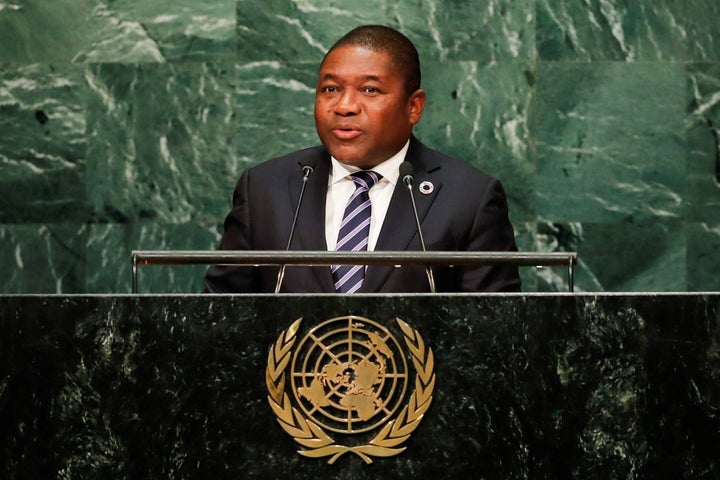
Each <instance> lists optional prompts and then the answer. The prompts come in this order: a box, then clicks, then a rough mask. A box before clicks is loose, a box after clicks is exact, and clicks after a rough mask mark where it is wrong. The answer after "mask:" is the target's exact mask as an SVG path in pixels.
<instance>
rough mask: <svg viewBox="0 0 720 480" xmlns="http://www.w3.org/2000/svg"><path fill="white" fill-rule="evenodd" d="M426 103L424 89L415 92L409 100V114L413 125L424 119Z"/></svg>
mask: <svg viewBox="0 0 720 480" xmlns="http://www.w3.org/2000/svg"><path fill="white" fill-rule="evenodd" d="M426 102H427V98H426V96H425V90H423V89H422V88H418V89H417V90H415V91H414V92H413V93H412V94H411V95H410V97H409V98H408V114H409V119H410V124H411V125H415V124H417V123H418V122H419V121H420V119H421V118H422V114H423V111H424V110H425V103H426Z"/></svg>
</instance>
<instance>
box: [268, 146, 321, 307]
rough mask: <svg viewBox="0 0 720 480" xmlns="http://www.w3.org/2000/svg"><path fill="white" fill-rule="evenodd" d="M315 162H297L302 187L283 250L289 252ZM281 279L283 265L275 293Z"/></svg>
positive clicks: (283, 273) (283, 271)
mask: <svg viewBox="0 0 720 480" xmlns="http://www.w3.org/2000/svg"><path fill="white" fill-rule="evenodd" d="M316 161H317V159H316V158H314V157H306V158H303V159H301V160H300V161H299V162H298V165H300V166H301V167H302V171H303V178H302V187H300V196H299V197H298V203H297V207H295V216H293V221H292V224H291V225H290V235H289V236H288V241H287V247H285V250H290V245H291V244H292V239H293V235H295V225H296V224H297V219H298V214H299V213H300V204H302V199H303V195H304V194H305V185H307V180H308V177H309V176H310V174H311V173H312V172H313V171H314V170H315V162H316ZM283 278H285V265H282V266H281V267H280V271H279V272H278V277H277V283H276V284H275V293H280V286H281V285H282V281H283Z"/></svg>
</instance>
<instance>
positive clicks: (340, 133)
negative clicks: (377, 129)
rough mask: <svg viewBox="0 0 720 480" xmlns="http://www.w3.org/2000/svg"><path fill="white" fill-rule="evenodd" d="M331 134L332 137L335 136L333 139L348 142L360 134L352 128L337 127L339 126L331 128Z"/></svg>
mask: <svg viewBox="0 0 720 480" xmlns="http://www.w3.org/2000/svg"><path fill="white" fill-rule="evenodd" d="M332 133H333V135H335V137H337V138H339V139H340V140H350V139H353V138H355V137H357V136H358V135H360V134H361V133H362V132H361V131H360V130H359V129H357V128H355V127H352V126H347V125H339V126H336V127H333V129H332Z"/></svg>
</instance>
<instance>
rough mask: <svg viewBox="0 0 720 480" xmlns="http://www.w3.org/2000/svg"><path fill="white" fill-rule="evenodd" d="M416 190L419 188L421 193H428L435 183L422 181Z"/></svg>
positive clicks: (431, 190) (433, 188)
mask: <svg viewBox="0 0 720 480" xmlns="http://www.w3.org/2000/svg"><path fill="white" fill-rule="evenodd" d="M418 190H420V193H422V194H423V195H430V194H431V193H432V192H433V190H435V185H433V184H432V182H422V183H421V184H420V186H419V187H418Z"/></svg>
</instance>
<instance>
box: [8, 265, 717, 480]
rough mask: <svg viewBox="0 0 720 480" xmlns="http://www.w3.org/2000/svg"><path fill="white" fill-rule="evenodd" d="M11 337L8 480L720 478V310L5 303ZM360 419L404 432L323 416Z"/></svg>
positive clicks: (687, 302)
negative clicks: (352, 428)
mask: <svg viewBox="0 0 720 480" xmlns="http://www.w3.org/2000/svg"><path fill="white" fill-rule="evenodd" d="M313 261H315V260H313ZM338 319H340V320H338ZM398 319H400V320H401V321H402V322H403V324H404V325H405V326H403V324H400V323H399V322H398ZM343 321H344V322H345V323H342V322H343ZM333 322H334V323H333ZM338 322H340V323H338ZM369 325H372V326H374V327H376V329H371V328H369V327H368V326H369ZM316 327H320V328H319V329H317V330H313V329H314V328H316ZM0 328H1V329H2V336H0V369H2V370H1V371H2V376H1V377H0V412H1V415H2V417H1V418H2V421H1V423H0V425H1V426H0V445H2V448H1V449H0V451H1V452H2V462H0V477H2V478H173V479H191V478H192V479H196V478H233V479H235V478H243V479H251V478H258V479H266V478H267V479H275V478H293V479H295V478H340V479H371V478H373V479H374V478H383V479H386V478H388V479H392V478H453V479H454V478H488V479H508V478H531V479H534V478H583V479H585V478H717V477H718V476H720V455H718V453H719V451H718V448H719V447H718V445H720V433H719V432H720V414H719V413H718V405H720V374H719V373H718V372H720V294H715V293H696V294H690V293H672V294H587V293H556V294H533V293H522V294H521V293H517V294H410V295H403V294H383V295H370V294H360V295H336V294H328V295H320V294H316V295H294V294H281V295H275V294H258V295H202V294H188V295H172V294H170V295H168V294H164V295H154V294H132V295H47V296H40V295H5V296H0ZM322 328H325V329H326V330H322ZM383 328H385V329H387V332H388V333H387V334H386V333H385V331H384V330H383ZM312 332H316V333H317V334H316V335H314V334H313V333H312ZM338 332H340V334H341V335H340V337H338V336H337V335H338ZM358 332H360V336H359V337H358V341H357V342H351V341H349V340H348V341H345V340H343V337H342V335H346V337H344V338H347V339H349V338H351V337H352V338H355V337H354V335H355V334H356V333H358ZM326 339H327V340H332V341H325V340H326ZM363 342H364V343H363ZM395 342H396V343H395ZM348 345H352V349H355V348H357V349H358V351H360V350H361V349H362V348H365V350H363V352H364V353H363V354H361V355H359V356H358V355H356V356H355V357H353V356H352V355H349V356H347V359H350V360H349V361H345V360H343V359H342V358H340V354H339V353H337V350H336V347H343V348H346V347H347V346H348ZM409 345H412V348H411V347H409ZM306 347H307V350H308V351H310V352H314V353H310V354H309V356H308V357H306V358H310V360H308V361H304V360H300V361H298V360H297V358H296V357H294V356H295V355H296V353H298V352H300V351H302V350H303V348H306ZM401 351H402V352H405V353H404V357H403V354H402V353H400V352H401ZM288 352H290V353H289V354H288ZM383 352H384V353H383ZM288 355H289V356H288ZM336 357H337V358H338V359H337V361H334V359H335V358H336ZM391 357H392V358H391ZM352 359H355V360H354V361H353V360H352ZM298 362H299V363H298ZM303 362H304V363H303ZM393 362H394V363H393ZM403 362H405V363H404V364H403ZM348 364H352V365H348ZM373 365H374V366H373ZM403 365H406V366H405V367H404V366H403ZM336 366H342V367H343V368H342V369H338V368H334V367H336ZM285 367H287V370H286V369H285ZM360 367H362V368H360ZM365 367H372V368H374V370H372V368H371V369H368V368H365ZM371 370H372V371H373V374H372V375H368V372H369V371H371ZM380 371H382V372H384V373H385V376H384V377H383V378H382V379H380V380H378V378H379V377H380V375H379V373H378V372H380ZM282 372H285V373H284V377H282ZM393 375H394V376H393ZM404 379H407V380H408V381H407V384H406V385H405V387H401V386H400V382H401V380H404ZM315 380H317V382H315ZM281 384H282V392H281V393H282V395H278V392H279V391H280V389H281V387H280V385H281ZM391 384H393V385H396V386H395V387H394V390H393V389H392V388H390V387H389V385H391ZM269 385H270V387H269ZM272 385H275V386H274V387H272ZM386 387H387V388H386ZM273 388H274V391H273ZM403 388H404V391H403ZM400 391H403V393H402V394H400V395H393V393H396V392H400ZM349 392H354V394H355V396H354V397H353V396H352V395H351V394H350V393H349ZM341 393H342V394H343V395H341ZM286 394H287V398H288V400H287V402H286V401H285V400H284V398H285V395H286ZM365 394H367V395H365ZM359 395H365V396H367V397H369V398H368V399H362V398H360V397H359ZM348 397H350V400H343V398H345V399H347V398H348ZM391 397H393V398H396V400H393V401H396V403H395V404H392V401H391V400H390V398H391ZM324 399H325V400H327V402H328V403H330V404H331V405H330V406H325V405H323V404H324V403H325V400H324ZM397 399H399V400H397ZM351 400H352V405H351V407H352V408H349V410H350V411H352V412H354V413H353V415H355V416H356V417H362V418H367V417H369V421H370V423H372V421H373V420H374V418H375V415H377V416H378V417H379V416H383V417H385V416H386V417H387V418H384V419H383V421H384V422H385V423H382V422H381V423H380V424H378V425H375V426H372V425H371V427H372V428H370V429H369V430H366V431H361V432H358V433H356V434H355V433H353V434H348V433H347V432H345V433H344V432H343V431H342V430H343V427H342V424H343V422H345V423H348V422H350V423H351V422H352V421H353V420H354V418H355V417H347V416H345V417H342V416H341V417H340V419H339V420H338V419H337V418H336V419H335V420H333V421H329V422H328V421H324V420H322V418H320V416H316V414H318V415H319V414H320V412H321V410H327V411H332V408H330V407H332V404H333V403H334V404H335V407H334V409H335V411H337V410H339V409H340V408H339V407H338V405H341V406H343V405H345V404H346V403H347V402H350V401H351ZM344 402H345V403H344ZM362 402H365V403H364V404H361V403H362ZM428 402H429V403H428ZM423 405H426V407H423ZM345 406H347V405H345ZM422 408H425V409H424V410H422ZM293 409H294V410H293ZM385 411H386V412H385ZM287 412H290V415H288V414H287ZM296 412H297V413H296ZM377 412H379V413H377ZM403 412H404V413H403ZM330 415H332V412H331V413H330ZM413 415H414V416H415V417H413ZM417 417H420V418H419V421H417V422H415V423H413V422H414V421H415V420H416V419H417ZM283 422H284V423H285V425H283ZM288 422H289V423H292V425H291V426H292V427H293V428H296V430H292V429H289V428H286V427H287V426H288ZM333 422H335V423H333ZM388 422H395V423H394V424H393V426H391V427H389V428H385V425H387V424H388ZM310 423H313V425H314V426H309V425H310ZM338 425H340V426H339V427H338ZM316 427H317V428H316ZM362 428H364V427H362ZM383 429H385V430H387V432H386V433H385V434H382V432H383ZM337 430H340V431H337ZM308 431H309V432H310V434H309V437H307V438H305V440H306V441H304V442H299V441H298V440H296V439H297V438H300V439H302V438H303V435H306V434H307V432H308ZM325 437H328V438H330V440H331V441H330V443H327V440H326V439H325ZM388 439H389V440H388ZM373 442H374V443H373ZM326 447H330V449H328V448H326ZM366 447H367V448H366ZM374 447H383V448H384V449H385V450H383V449H379V448H374ZM342 448H346V450H342ZM333 449H334V453H333V452H330V453H329V454H328V452H329V451H330V450H333ZM388 449H390V450H393V449H403V450H402V451H400V452H389V451H388ZM341 450H342V451H341ZM299 451H305V454H301V453H298V452H299ZM308 453H309V455H308ZM337 453H339V455H335V454H337ZM388 453H392V455H388V456H385V454H388ZM331 460H332V462H331ZM368 460H370V462H368Z"/></svg>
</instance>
